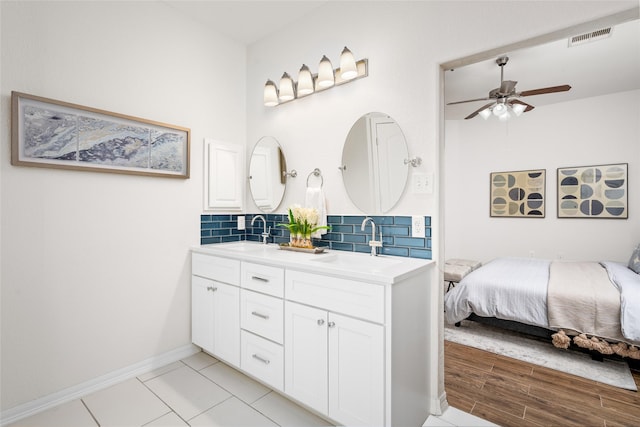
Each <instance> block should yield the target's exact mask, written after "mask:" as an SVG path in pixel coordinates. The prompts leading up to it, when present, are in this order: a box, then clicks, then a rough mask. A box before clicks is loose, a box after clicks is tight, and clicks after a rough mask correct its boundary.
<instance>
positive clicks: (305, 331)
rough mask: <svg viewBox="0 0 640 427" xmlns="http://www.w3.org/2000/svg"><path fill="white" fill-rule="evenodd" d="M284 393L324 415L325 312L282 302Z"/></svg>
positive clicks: (325, 380)
mask: <svg viewBox="0 0 640 427" xmlns="http://www.w3.org/2000/svg"><path fill="white" fill-rule="evenodd" d="M284 312H285V338H284V339H285V370H284V378H285V385H284V390H285V392H286V393H287V394H289V395H291V396H292V397H293V398H295V399H298V400H299V401H300V402H302V403H304V404H306V405H309V406H310V407H311V408H313V409H315V410H316V411H319V412H320V413H323V414H326V413H327V408H328V406H327V405H328V403H327V402H328V398H327V386H328V385H327V366H328V365H327V312H326V311H324V310H319V309H316V308H312V307H307V306H304V305H300V304H296V303H293V302H289V301H287V302H285V309H284Z"/></svg>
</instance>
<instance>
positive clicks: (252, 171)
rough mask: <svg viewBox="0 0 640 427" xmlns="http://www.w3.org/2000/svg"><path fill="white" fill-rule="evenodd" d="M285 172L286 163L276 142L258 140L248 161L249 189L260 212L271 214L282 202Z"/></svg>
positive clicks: (285, 180) (270, 139) (274, 140)
mask: <svg viewBox="0 0 640 427" xmlns="http://www.w3.org/2000/svg"><path fill="white" fill-rule="evenodd" d="M286 171H287V162H286V160H285V157H284V152H283V151H282V147H280V144H279V143H278V140H276V139H275V138H274V137H272V136H263V137H262V138H260V139H259V140H258V142H257V143H256V145H255V147H253V152H252V153H251V159H250V161H249V188H250V190H251V196H252V197H253V201H254V202H255V204H256V206H258V209H260V211H262V212H266V213H268V212H273V211H274V210H276V209H277V208H278V206H279V205H280V202H282V198H283V197H284V190H285V188H286V185H287V175H286Z"/></svg>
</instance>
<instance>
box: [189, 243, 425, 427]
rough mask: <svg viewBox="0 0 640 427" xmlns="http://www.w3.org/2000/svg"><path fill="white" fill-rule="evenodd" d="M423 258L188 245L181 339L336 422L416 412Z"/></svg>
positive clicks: (415, 416) (383, 422) (417, 416)
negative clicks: (185, 326)
mask: <svg viewBox="0 0 640 427" xmlns="http://www.w3.org/2000/svg"><path fill="white" fill-rule="evenodd" d="M431 268H433V262H432V261H428V260H419V259H415V258H402V257H391V256H377V257H374V256H370V255H368V254H360V253H351V252H343V251H327V252H326V253H321V254H310V253H301V252H291V251H285V250H281V249H279V247H278V246H277V245H273V244H272V245H263V244H259V243H254V242H234V243H223V244H214V245H202V246H198V247H194V248H192V287H193V290H192V341H193V343H194V344H196V345H198V346H200V347H202V349H203V350H204V351H206V352H207V353H210V354H211V355H213V356H215V357H216V358H218V359H220V360H222V361H224V362H225V363H227V364H229V365H231V366H233V367H234V368H236V369H238V370H240V371H241V372H243V373H245V374H247V375H249V376H251V377H253V378H255V379H257V380H258V381H260V382H262V383H264V384H265V385H267V386H268V387H270V388H272V389H274V390H276V391H278V392H280V393H282V394H283V395H285V396H287V397H288V398H290V399H292V400H294V401H296V402H298V403H300V404H302V405H303V406H306V407H308V408H310V409H311V410H313V411H315V412H316V413H318V414H320V415H322V416H323V417H325V418H327V419H329V420H331V421H333V422H335V423H337V424H340V425H348V426H405V425H406V426H409V425H414V426H418V425H422V423H423V422H424V420H425V419H426V418H427V416H428V405H429V402H428V400H429V397H428V385H427V383H428V374H427V366H428V361H427V358H428V354H427V353H428V351H429V349H428V348H427V347H428V345H427V342H428V341H427V331H428V329H429V328H428V321H429V318H428V312H429V309H428V288H429V286H430V283H429V274H430V273H429V270H430V269H431Z"/></svg>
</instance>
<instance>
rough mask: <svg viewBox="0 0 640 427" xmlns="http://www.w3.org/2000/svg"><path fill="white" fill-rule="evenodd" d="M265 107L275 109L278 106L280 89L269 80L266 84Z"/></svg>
mask: <svg viewBox="0 0 640 427" xmlns="http://www.w3.org/2000/svg"><path fill="white" fill-rule="evenodd" d="M264 105H265V106H266V107H275V106H276V105H278V88H276V84H275V83H274V82H272V81H271V80H267V82H266V83H265V84H264Z"/></svg>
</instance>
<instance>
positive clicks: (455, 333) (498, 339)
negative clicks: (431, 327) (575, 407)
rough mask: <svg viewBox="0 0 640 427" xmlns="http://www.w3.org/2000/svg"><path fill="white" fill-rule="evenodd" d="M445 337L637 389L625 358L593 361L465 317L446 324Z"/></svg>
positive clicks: (525, 360)
mask: <svg viewBox="0 0 640 427" xmlns="http://www.w3.org/2000/svg"><path fill="white" fill-rule="evenodd" d="M444 339H445V340H447V341H453V342H456V343H458V344H463V345H467V346H470V347H475V348H479V349H481V350H486V351H490V352H492V353H496V354H501V355H503V356H507V357H511V358H513V359H518V360H522V361H524V362H529V363H533V364H534V365H539V366H544V367H547V368H550V369H555V370H558V371H562V372H567V373H570V374H573V375H577V376H579V377H583V378H587V379H590V380H594V381H599V382H602V383H605V384H609V385H612V386H614V387H620V388H624V389H626V390H634V391H637V388H636V384H635V382H634V381H633V376H632V375H631V371H630V370H629V365H627V363H625V362H623V361H617V360H607V359H605V360H604V361H602V362H598V361H595V360H591V357H590V356H589V355H588V354H584V353H580V352H576V351H571V350H562V349H559V348H556V347H554V346H553V344H551V341H549V342H548V343H546V342H544V341H539V340H536V339H532V338H527V337H526V336H523V335H522V334H519V333H517V332H512V331H508V330H503V329H500V328H496V327H493V326H489V325H483V324H480V323H477V322H470V321H466V320H463V321H462V326H461V327H459V328H458V327H455V326H453V325H447V324H445V328H444Z"/></svg>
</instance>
